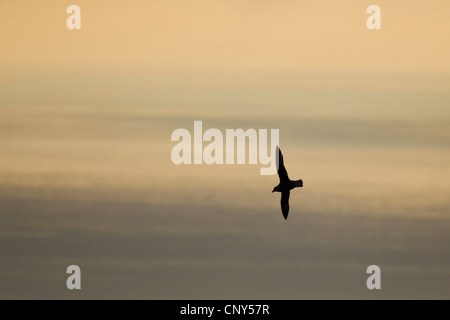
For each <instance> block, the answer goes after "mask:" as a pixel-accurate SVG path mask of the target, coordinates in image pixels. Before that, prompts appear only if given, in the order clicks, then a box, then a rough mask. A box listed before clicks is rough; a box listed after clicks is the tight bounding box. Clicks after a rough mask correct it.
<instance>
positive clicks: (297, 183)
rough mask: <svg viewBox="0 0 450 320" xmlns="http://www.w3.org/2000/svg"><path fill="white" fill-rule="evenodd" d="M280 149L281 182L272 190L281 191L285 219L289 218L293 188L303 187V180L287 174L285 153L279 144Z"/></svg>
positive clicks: (279, 172)
mask: <svg viewBox="0 0 450 320" xmlns="http://www.w3.org/2000/svg"><path fill="white" fill-rule="evenodd" d="M277 150H278V177H279V178H280V183H279V184H278V185H277V186H276V187H274V188H273V190H272V192H275V191H276V192H281V212H283V217H284V219H287V217H288V214H289V195H290V193H291V190H292V189H294V188H297V187H303V181H302V179H300V180H291V179H289V176H288V174H287V171H286V168H285V167H284V160H283V154H282V153H281V150H280V148H279V147H278V146H277Z"/></svg>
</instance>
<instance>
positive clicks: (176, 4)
mask: <svg viewBox="0 0 450 320" xmlns="http://www.w3.org/2000/svg"><path fill="white" fill-rule="evenodd" d="M71 4H77V5H79V6H80V7H81V30H75V31H70V30H68V29H67V28H66V19H67V17H68V14H66V8H67V6H69V5H71ZM372 4H377V5H379V6H380V8H381V26H382V29H381V30H368V29H367V28H366V19H367V17H368V14H367V13H366V8H367V7H368V6H369V5H372ZM449 12H450V1H448V0H442V1H438V0H435V1H406V0H396V1H393V0H390V1H388V0H375V1H365V0H364V1H361V0H346V1H331V0H330V1H322V0H320V1H318V0H309V1H303V0H293V1H289V0H279V1H276V0H260V1H256V0H214V1H213V0H198V1H189V0H185V1H181V0H173V1H166V0H161V1H145V0H130V1H110V0H109V1H106V0H76V1H61V0H48V1H44V0H43V1H22V0H0V46H1V47H0V298H22V299H23V298H58V299H60V298H67V299H73V298H96V299H99V298H144V299H145V298H154V299H197V298H198V299H211V298H212V299H228V298H231V299H301V298H308V299H311V298H341V299H345V298H357V299H361V298H364V299H365V298H367V299H376V298H382V299H389V298H399V299H406V298H430V299H436V298H444V299H448V298H449V297H450V296H449V294H450V292H449V290H448V283H449V282H450V256H449V255H448V248H449V247H450V234H449V232H448V230H449V228H450V211H449V208H450V199H449V197H448V195H449V193H450V185H449V184H448V181H450V165H449V164H450V151H449V150H450V148H449V146H450V145H449V143H450V112H449V106H450V59H449V57H450V42H449V41H448V32H449V30H450V19H449V18H448V16H449ZM194 120H202V121H203V125H204V129H205V130H206V129H207V128H218V129H220V130H225V129H227V128H230V129H237V128H243V129H247V128H254V129H263V128H265V129H279V130H280V145H281V148H282V150H283V153H284V156H285V164H286V167H287V170H288V172H289V176H290V177H291V178H293V179H299V178H301V179H303V181H304V187H303V188H301V190H298V189H297V190H294V191H292V193H291V196H290V205H291V211H290V215H289V218H288V220H287V221H285V220H284V219H283V217H282V215H281V210H280V196H279V195H278V194H272V193H271V190H272V188H273V187H274V186H275V185H276V184H277V183H278V177H277V175H274V176H261V175H260V174H259V168H260V165H259V164H258V165H211V166H208V165H198V166H194V165H191V166H189V165H180V166H176V165H174V164H173V163H172V162H171V159H170V154H171V149H172V147H173V146H174V145H175V142H172V141H171V140H170V137H171V133H172V132H173V130H175V129H177V128H186V129H188V130H190V131H191V132H192V130H193V121H194ZM222 132H225V131H222ZM70 264H78V265H80V267H81V269H82V277H83V278H82V283H83V290H82V292H81V293H75V294H74V292H71V291H69V290H67V289H66V287H65V283H66V273H65V270H66V268H67V266H68V265H70ZM372 264H377V265H379V266H380V267H381V269H382V283H383V285H382V287H383V290H381V291H378V292H373V291H369V290H367V288H366V287H365V283H366V279H367V275H366V268H367V266H369V265H372Z"/></svg>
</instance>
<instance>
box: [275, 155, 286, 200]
mask: <svg viewBox="0 0 450 320" xmlns="http://www.w3.org/2000/svg"><path fill="white" fill-rule="evenodd" d="M277 151H278V176H279V177H280V182H287V181H289V177H288V174H287V171H286V168H285V167H284V160H283V154H282V153H281V150H280V148H279V147H278V146H277ZM288 199H289V195H288Z"/></svg>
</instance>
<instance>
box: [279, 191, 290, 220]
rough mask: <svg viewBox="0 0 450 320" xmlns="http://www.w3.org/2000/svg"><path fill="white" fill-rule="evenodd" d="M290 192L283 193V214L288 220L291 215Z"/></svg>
mask: <svg viewBox="0 0 450 320" xmlns="http://www.w3.org/2000/svg"><path fill="white" fill-rule="evenodd" d="M290 193H291V192H290V191H289V190H287V191H283V192H282V193H281V212H283V217H284V219H287V217H288V214H289V194H290Z"/></svg>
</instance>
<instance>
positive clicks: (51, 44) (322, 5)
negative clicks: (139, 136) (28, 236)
mask: <svg viewBox="0 0 450 320" xmlns="http://www.w3.org/2000/svg"><path fill="white" fill-rule="evenodd" d="M72 3H73V1H72V2H67V1H56V0H53V1H22V0H19V1H18V0H4V1H2V2H1V4H0V26H1V28H0V43H2V50H1V53H0V55H1V59H0V65H1V66H2V67H5V66H9V67H11V66H17V67H19V68H40V69H42V68H57V69H59V68H64V69H65V70H68V69H75V70H78V71H79V70H80V68H81V70H83V69H85V70H89V68H90V67H92V66H93V65H95V66H107V67H108V68H119V69H120V68H131V67H135V68H139V67H159V68H164V67H176V68H179V67H183V68H204V69H228V68H235V69H241V68H244V69H255V68H256V69H281V70H284V69H285V70H313V71H324V70H325V71H346V72H349V71H358V72H374V73H394V74H398V73H408V74H410V73H413V74H414V73H419V74H437V75H449V74H450V59H448V57H449V56H450V43H449V41H447V39H446V33H447V32H448V30H450V19H448V12H449V11H450V2H448V1H446V0H442V1H440V0H439V1H438V0H434V1H427V2H426V4H425V2H421V1H414V2H411V1H406V0H399V1H386V0H378V1H375V2H374V1H359V0H350V1H288V0H283V1H242V0H230V1H180V0H176V1H141V0H133V1H128V2H127V3H126V5H124V3H123V2H112V1H101V0H97V1H85V0H79V1H76V4H77V5H79V6H80V8H81V15H82V22H81V24H82V29H81V30H79V31H69V30H68V29H67V28H66V24H65V21H66V18H67V16H68V14H66V8H67V6H68V5H69V4H72ZM370 4H377V5H379V6H380V8H381V24H382V30H376V31H372V30H368V29H367V28H366V19H367V17H368V16H369V15H368V14H367V13H366V8H367V6H368V5H370Z"/></svg>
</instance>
